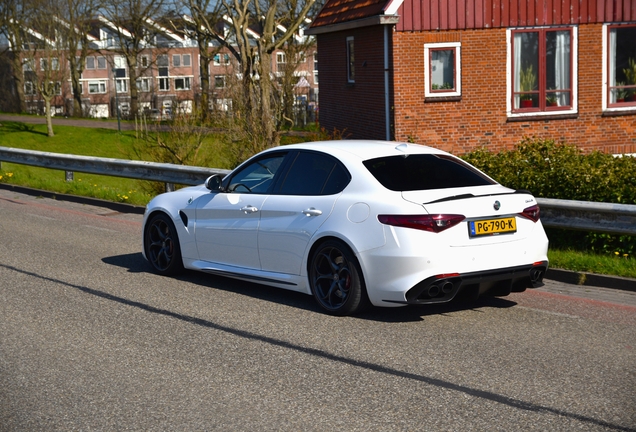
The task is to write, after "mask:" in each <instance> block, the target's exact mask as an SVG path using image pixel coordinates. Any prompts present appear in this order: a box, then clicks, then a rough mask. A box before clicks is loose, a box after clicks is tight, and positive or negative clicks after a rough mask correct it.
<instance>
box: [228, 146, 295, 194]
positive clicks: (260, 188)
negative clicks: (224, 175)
mask: <svg viewBox="0 0 636 432" xmlns="http://www.w3.org/2000/svg"><path fill="white" fill-rule="evenodd" d="M285 155H286V153H276V154H273V155H268V156H265V157H262V158H259V159H257V160H255V161H253V162H251V163H248V164H247V165H246V166H244V167H243V168H241V170H240V171H238V172H237V173H236V174H234V175H233V176H232V178H230V181H229V184H228V186H227V188H226V190H227V191H228V192H231V193H257V194H264V193H268V192H269V190H270V188H271V187H272V185H273V183H274V177H275V175H276V172H277V171H278V169H279V168H280V166H281V164H282V163H283V160H284V159H285Z"/></svg>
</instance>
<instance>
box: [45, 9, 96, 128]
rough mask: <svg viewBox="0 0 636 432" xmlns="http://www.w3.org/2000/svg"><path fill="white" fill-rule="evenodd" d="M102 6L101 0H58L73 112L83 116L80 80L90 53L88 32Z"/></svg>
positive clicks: (60, 29)
mask: <svg viewBox="0 0 636 432" xmlns="http://www.w3.org/2000/svg"><path fill="white" fill-rule="evenodd" d="M99 6H100V0H58V3H57V13H56V15H55V16H56V17H59V19H60V21H59V24H60V25H58V31H59V37H61V38H63V40H64V42H65V45H66V47H67V49H68V63H69V73H70V78H71V88H72V93H73V107H72V114H73V116H75V117H83V116H84V110H83V109H82V85H81V82H80V78H81V74H82V71H83V70H84V66H85V62H86V57H87V56H88V54H89V53H90V50H91V48H90V45H89V39H88V34H89V31H90V20H91V18H93V16H94V14H95V11H96V10H98V8H99Z"/></svg>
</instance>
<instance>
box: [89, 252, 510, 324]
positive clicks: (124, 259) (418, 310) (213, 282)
mask: <svg viewBox="0 0 636 432" xmlns="http://www.w3.org/2000/svg"><path fill="white" fill-rule="evenodd" d="M102 261H103V262H104V263H106V264H109V265H114V266H117V267H121V268H125V269H127V270H128V271H129V272H131V273H151V274H154V273H153V271H152V268H151V267H150V265H149V264H148V262H147V261H146V260H145V259H144V257H143V256H142V254H141V253H140V252H138V253H131V254H125V255H115V256H110V257H105V258H103V259H102ZM174 279H176V280H179V281H183V282H187V283H192V284H196V285H200V286H205V287H207V288H210V289H218V290H223V291H228V292H233V293H236V294H239V295H243V296H246V297H251V298H255V299H259V300H264V301H268V302H272V303H277V304H284V305H286V306H290V307H294V308H297V309H303V310H307V311H311V312H316V313H323V311H322V309H320V307H319V306H318V304H317V303H316V302H315V301H314V299H313V298H312V297H311V296H308V295H306V294H304V293H299V292H296V291H291V290H284V289H281V288H275V287H270V286H268V285H262V284H257V283H254V282H247V281H242V280H238V279H232V278H228V277H223V276H218V275H212V274H208V273H203V272H198V271H189V270H188V271H185V272H184V273H183V274H181V275H179V276H176V277H174ZM516 304H517V303H516V302H514V301H511V300H507V299H505V298H502V297H482V298H479V299H478V300H477V301H454V302H450V303H444V304H432V305H418V306H413V305H409V306H405V307H397V308H380V307H370V308H368V309H366V310H364V311H362V312H360V313H358V314H356V315H355V316H354V317H353V318H357V319H364V320H369V321H378V322H387V323H392V322H395V323H398V322H416V321H423V320H424V318H425V317H427V316H430V315H445V314H452V313H454V312H459V311H466V310H472V311H480V310H482V309H484V308H499V309H501V308H509V307H513V306H515V305H516Z"/></svg>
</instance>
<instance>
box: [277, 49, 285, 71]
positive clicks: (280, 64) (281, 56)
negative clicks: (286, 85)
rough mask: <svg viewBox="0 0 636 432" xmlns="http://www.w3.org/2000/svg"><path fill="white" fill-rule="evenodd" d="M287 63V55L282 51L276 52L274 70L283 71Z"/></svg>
mask: <svg viewBox="0 0 636 432" xmlns="http://www.w3.org/2000/svg"><path fill="white" fill-rule="evenodd" d="M285 63H287V56H286V55H285V53H284V52H279V53H276V70H278V71H283V70H284V69H285Z"/></svg>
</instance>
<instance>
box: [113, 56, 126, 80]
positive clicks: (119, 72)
mask: <svg viewBox="0 0 636 432" xmlns="http://www.w3.org/2000/svg"><path fill="white" fill-rule="evenodd" d="M113 73H114V74H115V77H117V78H125V77H126V76H127V74H126V58H125V57H122V56H116V57H115V58H113Z"/></svg>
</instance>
